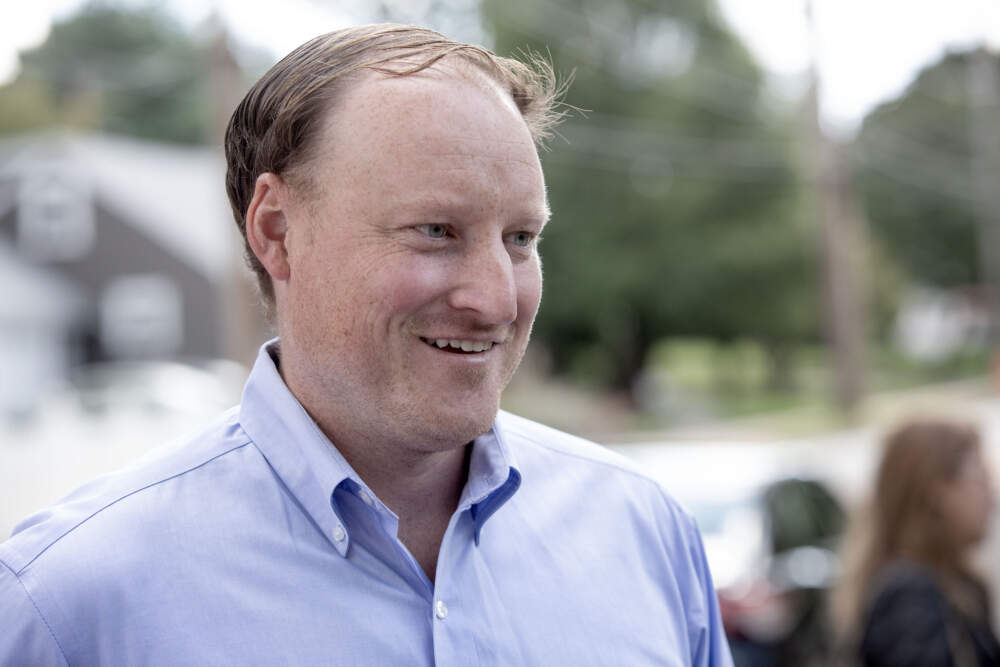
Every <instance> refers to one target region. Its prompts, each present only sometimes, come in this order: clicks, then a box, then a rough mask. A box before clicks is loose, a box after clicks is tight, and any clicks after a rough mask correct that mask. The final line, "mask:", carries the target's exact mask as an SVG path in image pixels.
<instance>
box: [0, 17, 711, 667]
mask: <svg viewBox="0 0 1000 667" xmlns="http://www.w3.org/2000/svg"><path fill="white" fill-rule="evenodd" d="M552 99H553V86H552V84H551V77H548V76H545V72H544V71H542V72H541V73H539V71H537V70H533V69H531V68H529V67H526V66H525V65H522V64H520V63H517V62H514V61H510V60H506V59H501V58H498V57H496V56H494V55H492V54H490V53H488V52H486V51H483V50H481V49H478V48H475V47H471V46H468V45H462V44H457V43H455V42H452V41H450V40H447V39H445V38H444V37H442V36H441V35H439V34H437V33H434V32H431V31H428V30H423V29H418V28H411V27H403V26H384V25H383V26H367V27H362V28H355V29H350V30H344V31H339V32H335V33H331V34H329V35H324V36H322V37H319V38H316V39H314V40H312V41H311V42H309V43H307V44H305V45H303V46H301V47H300V48H299V49H297V50H296V51H294V52H293V53H291V54H290V55H289V56H287V57H286V58H285V59H284V60H282V61H281V62H280V63H278V64H277V65H276V66H275V67H274V68H273V69H272V70H271V71H270V72H268V73H267V74H266V75H265V76H264V77H263V78H262V79H261V80H260V81H259V82H258V83H257V84H256V85H255V86H254V87H253V88H252V89H251V91H250V92H249V93H248V94H247V96H246V98H245V99H244V100H243V102H242V103H241V104H240V105H239V107H238V108H237V110H236V112H235V113H234V115H233V118H232V121H231V123H230V127H229V130H228V132H227V146H226V148H227V158H228V163H229V173H228V176H227V185H228V190H229V195H230V200H231V202H232V204H233V210H234V214H235V217H236V220H237V224H238V225H239V227H240V229H241V231H242V232H243V234H244V238H245V239H246V244H247V249H248V257H249V259H250V261H251V264H252V266H253V267H254V269H255V271H256V273H257V274H258V277H259V278H260V282H261V292H262V294H263V296H264V298H265V300H267V302H268V304H269V306H271V307H272V308H273V312H274V314H275V319H276V322H277V327H278V331H279V334H280V338H279V339H276V340H275V341H272V342H270V343H268V344H266V345H265V346H264V347H263V348H262V350H261V353H260V356H259V358H258V360H257V363H256V365H255V366H254V369H253V371H252V373H251V376H250V379H249V380H248V382H247V386H246V389H245V391H244V396H243V402H242V404H241V406H240V407H238V408H235V409H233V410H232V411H230V412H228V413H226V414H225V415H223V416H222V417H221V418H220V419H219V421H217V422H216V423H214V424H213V425H211V426H209V427H208V428H207V429H205V430H204V431H203V432H202V433H201V434H200V435H199V436H197V437H195V438H194V439H192V440H190V441H189V442H186V443H183V444H181V445H178V446H175V447H172V448H169V449H167V450H166V451H163V452H160V453H158V454H156V455H155V456H153V457H148V458H147V459H146V460H144V461H142V462H140V463H138V464H137V465H135V466H134V467H132V468H131V469H129V470H126V471H124V472H121V473H116V474H113V475H110V476H107V477H104V478H102V479H99V480H97V481H95V482H93V483H92V484H90V485H88V486H85V487H83V488H82V489H80V490H79V491H77V492H75V493H74V494H73V495H71V496H70V497H69V498H67V499H66V500H65V501H64V502H63V503H62V504H61V505H59V506H57V507H55V508H53V509H51V510H49V511H47V512H43V513H41V514H39V515H36V516H35V517H33V518H31V519H29V520H28V521H26V522H24V523H22V524H21V525H20V526H19V527H18V529H17V530H16V531H15V534H14V536H13V537H12V538H11V540H9V541H8V542H6V543H5V544H4V545H2V546H0V562H2V564H3V567H0V625H2V627H3V628H4V630H3V632H2V633H0V646H2V650H0V655H2V656H4V660H5V661H6V662H7V663H12V664H85V665H94V664H122V665H133V664H198V665H209V664H210V665H222V664H227V665H228V664H265V665H270V664H288V665H315V664H346V665H432V664H434V665H463V666H464V665H641V664H658V665H726V664H730V659H729V655H728V651H727V648H726V645H725V638H724V635H723V633H722V630H721V627H720V623H719V616H718V610H717V606H716V601H715V596H714V592H713V590H712V586H711V580H710V577H709V574H708V571H707V568H706V565H705V560H704V556H703V553H702V547H701V543H700V539H699V537H698V534H697V531H696V529H695V527H694V525H693V523H692V521H691V519H690V518H689V517H688V516H687V515H686V514H685V513H684V512H683V511H681V510H680V509H679V508H678V507H677V505H676V504H675V503H674V501H673V500H671V499H670V498H669V497H668V496H666V495H665V494H664V493H663V491H662V490H661V489H660V488H659V487H658V486H657V485H656V484H655V483H654V482H652V481H651V480H649V479H647V478H646V477H644V476H642V475H641V474H640V473H638V472H636V471H635V470H633V469H632V468H630V467H629V466H628V464H627V463H625V462H624V461H623V460H621V459H619V458H617V457H615V456H613V455H611V454H609V453H607V452H606V451H604V450H603V449H601V448H599V447H598V446H596V445H593V444H590V443H587V442H584V441H581V440H579V439H576V438H573V437H571V436H568V435H565V434H562V433H559V432H556V431H553V430H550V429H547V428H545V427H543V426H540V425H538V424H534V423H532V422H529V421H526V420H524V419H520V418H517V417H514V416H511V415H508V414H505V413H502V412H501V413H499V414H498V406H499V400H500V394H501V391H502V390H503V388H504V387H505V385H506V384H507V382H508V381H509V380H510V378H511V376H512V374H513V373H514V371H515V369H516V368H517V366H518V363H519V362H520V359H521V356H522V354H523V353H524V349H525V346H526V345H527V343H528V338H529V334H530V330H531V325H532V321H533V320H534V317H535V313H536V310H537V308H538V304H539V300H540V297H541V268H540V263H539V258H538V252H537V243H538V238H539V234H540V232H541V230H542V227H543V226H544V225H545V223H546V220H547V218H548V210H547V203H546V196H545V186H544V182H543V179H542V172H541V168H540V165H539V160H538V155H537V153H536V149H535V142H536V141H537V140H538V139H539V138H540V137H541V136H542V135H543V134H544V132H545V129H546V127H547V124H550V123H551V120H552V117H553V113H552ZM179 196H183V193H179ZM567 224H571V223H567Z"/></svg>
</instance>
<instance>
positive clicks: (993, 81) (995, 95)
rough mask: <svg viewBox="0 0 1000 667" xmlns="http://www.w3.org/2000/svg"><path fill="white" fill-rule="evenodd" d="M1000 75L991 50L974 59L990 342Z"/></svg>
mask: <svg viewBox="0 0 1000 667" xmlns="http://www.w3.org/2000/svg"><path fill="white" fill-rule="evenodd" d="M998 78H1000V71H997V65H996V56H994V55H993V54H991V53H990V52H989V51H988V50H987V49H986V47H981V48H979V49H976V50H975V51H973V52H972V53H970V54H969V60H968V90H969V93H968V95H969V97H968V100H969V121H970V122H969V133H970V134H969V146H970V148H971V151H972V156H971V165H970V167H971V176H972V195H973V204H972V207H973V215H974V216H975V219H976V224H977V226H978V230H977V231H978V238H977V239H976V241H977V243H976V245H977V249H978V259H979V282H980V284H981V285H982V286H983V294H984V296H985V299H986V305H987V308H988V309H989V322H990V325H989V340H990V342H991V343H994V344H995V343H997V341H998V338H1000V90H998V89H1000V83H998Z"/></svg>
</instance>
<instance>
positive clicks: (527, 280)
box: [516, 261, 542, 322]
mask: <svg viewBox="0 0 1000 667" xmlns="http://www.w3.org/2000/svg"><path fill="white" fill-rule="evenodd" d="M519 269H520V272H519V273H518V274H517V277H516V280H517V318H518V319H519V320H521V321H528V322H531V321H534V319H535V315H536V314H537V313H538V305H539V303H540V302H541V299H542V270H541V266H540V265H539V264H538V262H537V261H535V262H531V263H530V266H524V267H523V268H522V267H519Z"/></svg>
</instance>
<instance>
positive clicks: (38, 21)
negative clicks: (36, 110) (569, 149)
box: [0, 0, 1000, 134]
mask: <svg viewBox="0 0 1000 667" xmlns="http://www.w3.org/2000/svg"><path fill="white" fill-rule="evenodd" d="M609 1H613V0H609ZM716 1H717V2H718V4H719V6H720V8H721V10H722V13H723V16H725V17H726V19H727V20H728V21H729V22H730V24H731V25H732V26H733V28H734V29H735V30H736V32H737V33H738V34H739V35H740V36H741V37H742V38H743V40H744V42H745V43H746V44H747V46H748V47H749V49H750V51H751V53H753V54H754V56H755V57H756V58H757V59H758V61H759V62H760V63H761V64H762V65H763V66H764V67H765V68H766V69H767V70H769V71H770V72H771V73H773V74H774V77H773V79H774V81H775V82H776V83H777V89H782V88H784V89H789V90H793V89H794V88H795V85H796V82H801V81H803V80H804V77H803V73H804V72H805V71H806V69H807V67H808V65H809V63H810V60H811V59H812V58H813V57H815V59H816V63H817V70H818V72H819V75H820V80H821V92H820V106H821V109H822V113H823V118H824V123H825V125H826V126H827V127H828V129H830V130H831V131H833V132H835V133H838V134H850V133H851V132H852V131H853V130H854V129H855V128H856V127H857V125H858V123H859V122H860V120H861V118H862V117H863V116H864V114H865V113H866V112H867V111H869V110H870V109H871V108H872V107H874V106H876V105H877V104H879V103H880V102H883V101H885V100H887V99H891V98H892V97H894V96H895V95H897V94H899V93H900V92H901V91H902V90H903V89H904V88H905V87H906V85H907V84H908V83H909V82H910V81H911V80H912V79H913V77H914V76H915V74H916V73H917V72H918V71H919V70H920V68H921V67H923V66H925V65H927V64H930V63H932V62H934V61H935V60H937V59H938V58H939V57H940V56H941V55H943V54H944V53H945V52H946V51H947V50H948V49H957V48H964V47H969V46H973V45H977V44H982V43H986V44H988V45H989V46H990V47H991V48H993V49H994V50H1000V0H948V1H947V2H940V1H938V0H812V5H813V27H812V29H810V25H809V23H808V22H807V20H806V11H805V3H806V1H807V0H716ZM428 2H429V0H395V1H394V2H393V3H392V4H394V5H396V6H398V7H399V8H400V9H401V10H402V11H403V12H404V13H405V12H413V15H419V11H420V8H421V6H422V5H426V4H427V3H428ZM81 4H83V0H34V1H33V2H21V3H12V4H11V6H9V7H7V8H6V9H5V11H4V20H3V22H0V83H3V82H5V81H8V80H10V79H11V78H12V77H13V76H16V73H17V57H16V54H17V51H18V50H19V49H24V48H29V47H31V46H34V45H37V44H39V43H41V42H42V41H43V40H44V39H45V37H46V35H47V34H48V29H49V25H50V23H51V21H52V20H53V18H57V17H60V16H65V15H66V14H69V13H72V11H73V10H74V9H75V8H77V7H78V6H80V5H81ZM160 4H163V5H165V6H166V7H167V8H168V10H169V11H171V12H172V13H174V14H176V15H178V16H180V17H181V18H182V19H183V20H185V21H186V22H190V23H191V24H195V23H197V22H198V21H200V20H202V19H204V18H205V17H206V16H207V14H208V12H209V11H211V9H212V8H214V9H215V11H217V12H218V13H219V14H220V15H221V16H222V17H223V18H224V20H225V21H226V23H227V24H228V25H229V27H230V29H231V30H232V31H233V32H234V33H235V34H236V36H237V37H239V38H240V39H241V40H243V41H246V42H248V43H250V44H252V45H254V46H256V47H259V48H263V49H265V50H267V51H270V52H271V53H273V54H274V55H275V56H279V55H283V54H285V53H287V52H288V51H290V50H291V49H293V48H294V47H296V46H298V45H299V44H301V43H302V42H304V41H305V40H307V39H308V38H310V37H313V36H315V35H316V34H318V33H320V32H324V31H327V30H333V29H336V28H338V27H343V26H346V25H350V24H351V23H352V22H356V21H358V18H359V17H360V18H361V19H362V20H364V19H368V20H370V17H365V16H364V6H365V4H366V3H364V1H363V0H329V1H327V2H323V1H322V0H285V1H284V2H283V3H282V5H281V10H280V11H276V9H275V5H274V3H271V2H262V1H260V0H213V1H212V2H205V1H204V0H161V3H160ZM454 36H455V37H456V38H460V39H462V38H465V39H468V38H469V37H468V36H465V35H454Z"/></svg>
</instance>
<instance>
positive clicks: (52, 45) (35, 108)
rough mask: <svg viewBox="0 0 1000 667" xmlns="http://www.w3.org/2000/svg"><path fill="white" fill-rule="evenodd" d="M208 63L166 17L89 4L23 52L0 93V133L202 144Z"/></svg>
mask: <svg viewBox="0 0 1000 667" xmlns="http://www.w3.org/2000/svg"><path fill="white" fill-rule="evenodd" d="M208 62H209V47H208V45H207V44H202V43H201V42H200V41H198V40H196V39H194V38H193V37H192V36H191V35H189V34H188V33H186V32H185V31H183V30H182V29H181V27H180V26H179V25H178V24H176V23H175V22H174V21H173V20H172V19H171V18H170V17H168V16H166V15H165V14H163V13H162V12H160V11H158V10H156V9H154V8H150V7H139V8H132V7H128V8H126V7H120V6H115V5H111V4H105V3H101V2H92V3H90V4H88V5H85V6H84V7H83V8H82V9H81V10H80V11H79V12H78V13H76V14H74V15H73V16H71V17H69V18H67V19H65V20H63V21H60V22H58V23H56V24H55V25H53V26H52V30H51V32H50V34H49V37H48V38H47V39H46V40H45V42H44V43H43V44H41V45H40V46H38V47H37V48H34V49H31V50H29V51H25V52H23V53H21V64H22V70H21V73H20V74H19V76H18V77H17V79H15V81H14V82H12V83H11V84H9V85H7V86H5V87H4V88H3V89H0V90H2V93H0V100H2V101H0V132H3V133H11V132H23V131H27V130H32V129H39V128H43V127H49V126H52V125H67V126H71V127H80V128H86V129H100V130H103V131H107V132H114V133H118V134H127V135H132V136H139V137H148V138H155V139H161V140H166V141H177V142H188V143H195V142H204V141H206V140H207V139H208V138H209V136H210V131H211V127H210V126H211V122H212V114H211V109H210V104H211V96H210V87H209V73H210V68H209V67H208Z"/></svg>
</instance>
